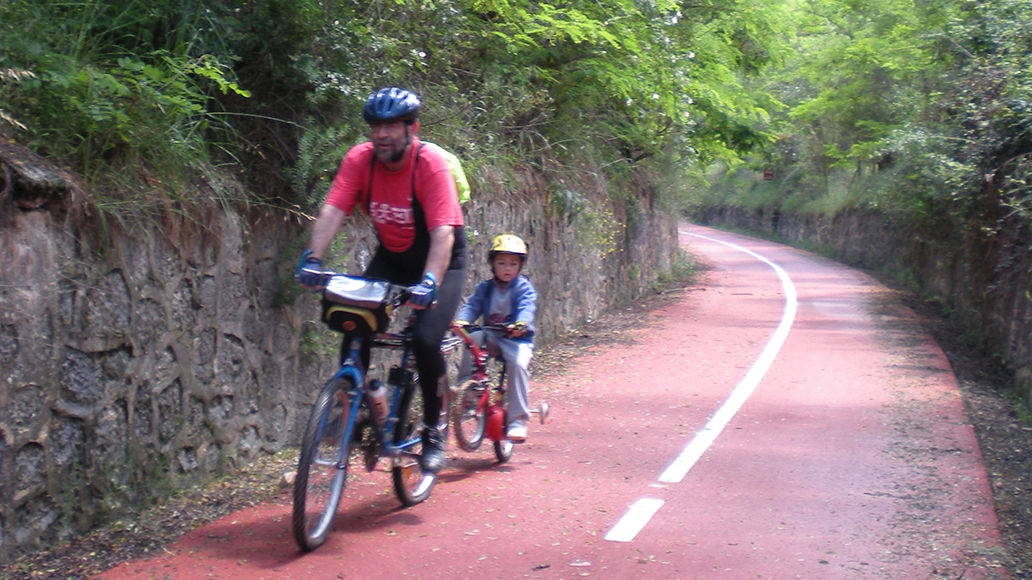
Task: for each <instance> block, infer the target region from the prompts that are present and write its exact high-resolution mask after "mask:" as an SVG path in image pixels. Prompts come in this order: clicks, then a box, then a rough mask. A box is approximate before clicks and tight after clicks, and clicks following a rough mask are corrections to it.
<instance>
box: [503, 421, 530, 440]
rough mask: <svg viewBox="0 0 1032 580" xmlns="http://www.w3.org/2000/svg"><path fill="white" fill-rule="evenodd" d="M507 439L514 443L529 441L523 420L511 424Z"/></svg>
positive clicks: (506, 434) (506, 433) (506, 435)
mask: <svg viewBox="0 0 1032 580" xmlns="http://www.w3.org/2000/svg"><path fill="white" fill-rule="evenodd" d="M505 437H506V439H508V440H509V441H512V442H513V443H523V442H524V441H526V440H527V426H526V425H525V424H524V423H523V421H522V420H519V419H517V420H515V421H513V422H512V423H509V428H508V429H507V430H506V432H505Z"/></svg>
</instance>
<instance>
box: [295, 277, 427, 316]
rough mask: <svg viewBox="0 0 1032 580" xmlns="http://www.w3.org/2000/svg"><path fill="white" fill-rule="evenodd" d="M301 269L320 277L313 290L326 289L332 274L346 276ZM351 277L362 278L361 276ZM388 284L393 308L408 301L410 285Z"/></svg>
mask: <svg viewBox="0 0 1032 580" xmlns="http://www.w3.org/2000/svg"><path fill="white" fill-rule="evenodd" d="M301 271H302V272H306V273H308V274H314V275H315V276H318V277H319V278H320V279H321V285H320V286H319V287H317V288H312V291H313V292H322V291H324V290H326V286H328V285H329V283H330V279H332V278H333V277H334V276H347V274H342V273H340V272H333V271H331V270H312V269H309V268H302V270H301ZM353 277H355V278H363V277H362V276H353ZM363 279H366V278H363ZM368 279H371V278H368ZM388 285H389V286H388V296H389V297H390V303H391V306H392V307H394V308H399V307H401V306H403V305H404V304H405V303H406V302H408V300H409V298H410V297H411V296H412V286H403V285H401V284H395V283H393V282H388Z"/></svg>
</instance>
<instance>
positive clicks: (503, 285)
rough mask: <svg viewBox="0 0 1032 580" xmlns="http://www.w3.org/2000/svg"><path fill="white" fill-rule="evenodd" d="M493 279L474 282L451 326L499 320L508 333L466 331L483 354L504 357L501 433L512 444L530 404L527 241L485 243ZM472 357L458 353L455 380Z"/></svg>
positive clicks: (531, 304) (519, 437) (522, 433)
mask: <svg viewBox="0 0 1032 580" xmlns="http://www.w3.org/2000/svg"><path fill="white" fill-rule="evenodd" d="M487 260H488V262H489V263H490V264H491V270H492V273H493V277H492V278H491V279H489V280H484V281H483V282H480V283H479V284H477V287H476V289H474V291H473V294H472V295H470V296H469V297H468V298H466V301H465V303H464V304H463V305H462V307H461V308H460V309H459V312H458V315H457V316H456V320H455V324H458V325H461V326H465V325H468V324H470V323H472V322H475V321H476V320H477V319H478V318H480V317H483V319H484V324H485V325H489V324H505V325H506V326H507V329H508V332H506V333H501V332H498V331H493V330H481V331H477V332H475V333H472V336H473V338H474V339H475V340H477V341H478V342H479V343H480V344H482V345H483V344H486V347H487V349H488V352H490V353H491V354H493V355H498V354H500V355H501V356H502V358H503V359H504V360H505V374H506V376H507V382H508V384H507V385H506V390H505V398H506V401H505V406H506V414H507V417H508V425H507V434H506V437H507V438H508V439H509V440H511V441H513V442H522V441H524V440H526V438H527V419H528V418H529V417H530V405H529V402H528V399H527V393H528V387H529V384H530V359H531V357H532V356H533V354H534V312H535V310H536V309H537V291H536V290H535V289H534V285H533V284H531V282H530V280H529V279H527V277H526V276H525V275H523V273H522V271H523V267H524V266H525V265H526V263H527V244H526V243H524V241H523V240H522V239H520V238H519V237H518V236H514V235H511V234H502V235H499V236H495V238H494V239H493V240H492V241H491V250H490V251H489V252H488V254H487ZM471 370H472V360H471V359H470V354H469V351H468V350H466V351H465V352H464V353H463V355H462V362H461V363H460V366H459V381H458V382H459V384H462V382H463V381H464V380H465V379H466V378H468V377H469V375H470V373H471Z"/></svg>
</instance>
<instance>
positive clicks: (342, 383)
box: [291, 378, 354, 552]
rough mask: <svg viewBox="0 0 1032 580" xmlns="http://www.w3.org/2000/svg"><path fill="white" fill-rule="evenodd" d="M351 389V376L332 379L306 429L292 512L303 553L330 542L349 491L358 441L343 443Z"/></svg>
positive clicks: (294, 526)
mask: <svg viewBox="0 0 1032 580" xmlns="http://www.w3.org/2000/svg"><path fill="white" fill-rule="evenodd" d="M352 391H353V383H352V381H351V380H350V379H346V378H345V379H332V380H330V381H328V382H327V383H326V384H325V385H324V386H323V387H322V389H321V390H320V391H319V395H318V396H317V397H316V400H315V405H313V406H312V412H311V415H309V417H308V425H307V426H306V427H305V435H304V439H303V440H302V442H301V456H300V457H299V458H298V466H297V475H296V477H295V478H294V502H293V513H292V515H291V524H292V526H291V527H292V528H293V531H294V540H295V541H296V542H297V545H298V546H299V547H300V548H301V550H302V551H304V552H311V551H312V550H314V549H316V548H318V547H319V546H321V545H322V544H323V542H325V541H326V537H327V536H328V535H329V533H330V530H331V529H332V527H333V518H334V517H335V516H336V514H337V506H338V505H339V504H340V498H341V496H342V495H343V492H344V485H345V483H346V481H347V475H348V473H347V472H348V463H349V461H350V459H351V457H350V456H351V453H352V452H353V450H354V445H352V442H351V441H344V430H345V428H346V426H347V424H348V420H349V416H348V415H349V413H350V408H349V406H347V404H346V400H347V397H342V396H341V394H342V393H349V392H352ZM342 399H344V400H342Z"/></svg>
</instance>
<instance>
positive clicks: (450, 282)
mask: <svg viewBox="0 0 1032 580" xmlns="http://www.w3.org/2000/svg"><path fill="white" fill-rule="evenodd" d="M382 254H383V252H382V249H381V251H379V252H377V253H376V254H375V255H374V256H373V259H372V261H371V262H370V264H369V267H368V268H366V272H365V275H366V276H367V277H369V278H377V279H380V280H390V281H392V282H394V283H395V284H412V283H413V282H411V280H412V277H411V275H408V276H398V273H397V272H391V271H390V268H389V265H388V264H387V263H386V260H383V259H382ZM464 257H465V256H463V258H464ZM378 258H381V259H378ZM422 275H423V273H422V272H420V273H419V278H418V279H417V281H418V280H419V279H421V278H422ZM395 280H397V281H395ZM465 284H466V260H465V259H458V260H456V259H454V258H453V259H452V262H451V267H450V268H449V269H448V271H447V272H446V273H445V275H444V279H443V280H441V281H440V283H439V284H438V285H437V306H435V307H433V308H427V309H426V310H420V311H418V312H417V313H416V325H415V328H414V329H413V337H412V354H413V356H414V357H415V359H416V370H417V371H419V386H420V388H421V389H422V391H423V421H424V422H425V423H426V425H427V426H435V425H437V424H438V423H439V422H441V421H446V420H447V418H446V417H445V418H442V417H440V413H441V403H442V400H441V397H440V395H439V393H444V392H445V390H446V389H447V388H448V372H447V370H448V369H447V368H446V366H445V362H444V355H442V354H441V340H442V339H443V338H444V333H445V332H447V331H448V327H449V326H450V325H451V321H452V319H453V318H454V317H455V312H456V311H457V310H458V308H459V303H460V302H462V291H463V288H464V286H465ZM367 360H368V359H367Z"/></svg>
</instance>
